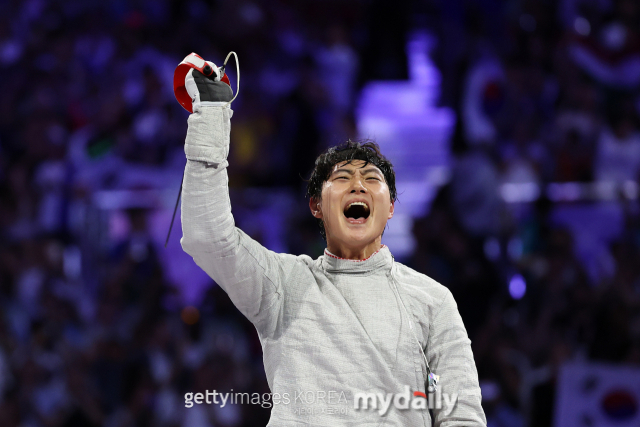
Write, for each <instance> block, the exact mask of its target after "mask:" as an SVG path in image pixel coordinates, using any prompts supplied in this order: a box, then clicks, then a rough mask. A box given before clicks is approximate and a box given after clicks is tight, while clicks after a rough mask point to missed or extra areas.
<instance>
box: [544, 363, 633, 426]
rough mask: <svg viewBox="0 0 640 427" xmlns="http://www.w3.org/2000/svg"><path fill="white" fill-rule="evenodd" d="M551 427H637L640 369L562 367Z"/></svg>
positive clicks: (598, 365)
mask: <svg viewBox="0 0 640 427" xmlns="http://www.w3.org/2000/svg"><path fill="white" fill-rule="evenodd" d="M554 425H555V427H609V426H612V427H613V426H615V427H638V426H640V368H631V367H623V366H615V365H605V364H595V363H568V364H565V365H564V366H563V367H562V369H561V371H560V378H559V383H558V388H557V395H556V410H555V423H554Z"/></svg>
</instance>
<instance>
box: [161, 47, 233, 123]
mask: <svg viewBox="0 0 640 427" xmlns="http://www.w3.org/2000/svg"><path fill="white" fill-rule="evenodd" d="M233 53H234V52H232V53H230V54H229V55H231V54H233ZM228 58H229V56H227V59H228ZM236 62H237V57H236ZM225 64H226V60H225ZM239 79H240V74H239V71H238V82H239ZM173 90H174V93H175V95H176V99H177V100H178V102H179V103H180V105H182V106H183V107H184V109H185V110H187V111H188V112H190V113H193V112H194V111H195V110H196V109H198V108H199V107H200V106H202V105H224V104H227V103H229V102H230V101H232V100H233V91H232V90H231V85H230V83H229V78H228V77H227V75H226V74H225V73H224V66H222V67H217V66H216V64H214V63H213V62H211V61H205V60H204V59H202V57H200V56H199V55H197V54H195V53H192V54H189V55H187V56H186V57H185V58H184V59H183V60H182V62H181V63H180V64H179V65H178V67H177V68H176V71H175V73H174V75H173ZM220 103H223V104H220Z"/></svg>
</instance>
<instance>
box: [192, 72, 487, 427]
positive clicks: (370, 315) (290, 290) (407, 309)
mask: <svg viewBox="0 0 640 427" xmlns="http://www.w3.org/2000/svg"><path fill="white" fill-rule="evenodd" d="M213 68H214V70H215V72H214V73H213V74H211V77H205V76H204V75H203V74H202V73H200V72H199V71H197V70H192V71H190V72H189V73H188V74H187V77H186V83H185V87H186V89H187V91H188V93H189V96H190V97H191V99H192V100H193V104H192V107H193V114H191V116H190V117H189V121H188V124H189V127H188V131H187V137H186V145H185V153H186V156H187V159H188V160H187V165H186V170H185V176H184V186H183V193H182V194H183V201H182V232H183V237H182V240H181V244H182V247H183V249H184V250H185V251H186V252H187V253H188V254H189V255H191V256H192V257H193V259H194V260H195V262H196V263H197V264H198V265H199V266H200V267H201V268H202V269H203V270H204V271H206V272H207V274H208V275H209V276H211V278H213V279H214V280H215V281H216V283H218V285H220V286H221V287H222V288H223V289H224V290H225V291H226V292H227V293H228V294H229V297H230V298H231V300H232V301H233V303H234V304H235V306H236V307H237V308H238V309H239V310H240V311H241V312H242V314H244V315H245V316H246V317H247V318H248V319H249V320H250V321H251V322H252V323H253V324H254V325H255V327H256V329H257V331H258V335H259V337H260V342H261V343H262V350H263V354H264V367H265V371H266V376H267V380H268V383H269V387H270V388H271V392H272V395H273V402H274V405H273V409H272V412H271V419H270V422H269V426H278V427H282V426H300V425H306V426H331V427H335V426H381V425H387V426H431V425H432V420H431V413H430V411H429V409H432V410H433V415H434V418H435V419H434V423H435V425H436V426H443V427H444V426H447V427H451V426H464V427H471V426H485V425H486V420H485V415H484V412H483V410H482V407H481V405H480V400H481V397H480V388H479V385H478V374H477V371H476V366H475V362H474V360H473V354H472V352H471V346H470V340H469V338H468V337H467V332H466V330H465V327H464V325H463V323H462V319H461V318H460V315H459V313H458V310H457V306H456V303H455V301H454V299H453V297H452V296H451V292H450V291H449V290H448V289H447V288H446V287H444V286H442V285H440V284H439V283H437V282H436V281H434V280H433V279H431V278H429V277H427V276H425V275H423V274H419V273H417V272H415V271H414V270H412V269H410V268H408V267H406V266H404V265H402V264H400V263H398V262H395V261H394V259H393V256H392V255H391V252H390V251H389V249H388V248H387V247H386V246H385V245H383V244H382V243H381V239H382V233H383V231H384V229H385V226H386V224H387V221H388V220H389V219H391V217H392V216H393V210H394V202H395V198H396V188H395V174H394V171H393V167H392V165H391V163H390V162H389V161H388V160H387V159H386V158H385V157H384V156H382V154H381V153H380V151H379V149H378V147H377V145H375V144H374V143H365V144H360V143H355V142H348V143H346V144H344V145H341V146H338V147H334V148H331V149H329V150H327V151H326V152H325V153H324V154H322V155H320V156H319V157H318V159H317V160H316V164H315V169H314V171H313V173H312V175H311V179H310V181H309V186H308V194H309V196H310V198H309V208H310V210H311V214H312V215H313V216H314V217H315V218H317V219H318V221H319V222H320V224H321V227H320V228H321V233H322V234H323V237H325V239H326V242H327V248H326V250H325V253H324V255H322V256H320V257H319V258H318V259H315V260H314V259H311V258H310V257H309V256H306V255H301V256H294V255H289V254H278V253H274V252H272V251H270V250H268V249H266V248H264V247H263V246H261V245H260V244H259V243H257V242H256V241H255V240H253V239H251V238H250V237H249V236H247V235H246V234H245V233H244V232H243V231H242V230H240V229H238V228H236V227H235V224H234V220H233V216H232V214H231V205H230V201H229V189H228V178H227V166H228V163H227V155H228V153H229V133H230V126H231V124H230V119H231V116H232V110H231V109H230V108H229V101H230V100H231V99H232V91H231V88H230V86H229V85H228V84H226V83H224V82H221V81H220V75H219V74H218V73H219V71H218V69H217V68H216V67H213ZM436 374H437V375H436ZM438 377H439V381H437V378H438ZM436 382H437V383H436ZM443 396H444V397H445V399H442V397H443Z"/></svg>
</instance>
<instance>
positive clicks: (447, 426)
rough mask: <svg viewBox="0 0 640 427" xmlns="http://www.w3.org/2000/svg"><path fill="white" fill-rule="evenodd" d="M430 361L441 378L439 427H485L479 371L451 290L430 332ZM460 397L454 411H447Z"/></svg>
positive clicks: (432, 368)
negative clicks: (455, 397) (449, 403)
mask: <svg viewBox="0 0 640 427" xmlns="http://www.w3.org/2000/svg"><path fill="white" fill-rule="evenodd" d="M428 342H429V344H428V345H427V358H428V359H429V366H430V368H431V370H432V371H433V372H434V373H435V374H436V375H439V376H440V383H439V385H438V389H439V391H440V392H441V393H442V397H443V399H442V408H440V409H437V408H436V409H435V410H434V418H435V424H434V425H435V426H436V427H454V426H455V427H480V426H482V427H485V426H486V425H487V419H486V417H485V414H484V410H483V409H482V405H481V403H480V402H481V395H480V386H479V384H478V371H477V369H476V364H475V361H474V359H473V353H472V351H471V340H470V339H469V338H468V336H467V330H466V329H465V327H464V324H463V322H462V318H461V317H460V313H459V312H458V306H457V304H456V302H455V300H454V299H453V295H451V292H450V291H449V290H447V291H446V294H445V296H444V298H443V300H442V302H441V303H440V306H439V308H437V309H436V312H435V315H434V317H433V320H432V324H431V328H430V331H429V341H428ZM445 394H447V396H448V398H449V401H450V402H451V399H452V398H453V397H454V396H456V395H457V400H456V401H455V402H454V405H453V408H450V407H447V404H446V403H447V401H446V400H445V399H444V397H445V396H444V395H445Z"/></svg>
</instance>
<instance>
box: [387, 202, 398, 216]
mask: <svg viewBox="0 0 640 427" xmlns="http://www.w3.org/2000/svg"><path fill="white" fill-rule="evenodd" d="M395 209H396V202H391V206H389V216H388V217H387V219H391V218H393V212H394V211H395Z"/></svg>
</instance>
